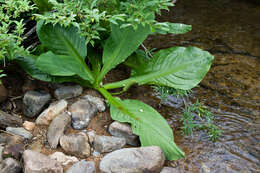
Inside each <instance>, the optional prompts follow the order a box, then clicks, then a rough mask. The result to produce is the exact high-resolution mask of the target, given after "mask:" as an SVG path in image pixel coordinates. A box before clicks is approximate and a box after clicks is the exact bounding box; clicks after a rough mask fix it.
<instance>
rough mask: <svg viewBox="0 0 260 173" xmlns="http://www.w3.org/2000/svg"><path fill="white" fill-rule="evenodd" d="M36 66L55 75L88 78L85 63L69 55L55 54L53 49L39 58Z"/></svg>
mask: <svg viewBox="0 0 260 173" xmlns="http://www.w3.org/2000/svg"><path fill="white" fill-rule="evenodd" d="M36 67H37V68H38V69H40V70H41V71H44V72H46V73H48V74H50V75H53V76H74V75H78V76H80V77H81V78H83V79H85V80H88V77H87V73H88V72H87V70H86V68H85V64H82V62H81V61H80V60H79V59H73V58H72V57H71V56H67V55H55V54H54V53H52V52H51V51H49V52H47V53H44V54H42V55H41V56H39V57H38V58H37V61H36Z"/></svg>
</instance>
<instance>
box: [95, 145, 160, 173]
mask: <svg viewBox="0 0 260 173" xmlns="http://www.w3.org/2000/svg"><path fill="white" fill-rule="evenodd" d="M164 161H165V157H164V154H163V151H162V150H161V149H160V147H157V146H152V147H140V148H124V149H121V150H117V151H114V152H112V153H109V154H107V155H106V156H105V157H104V158H103V159H102V160H101V162H100V165H99V168H100V170H101V172H102V173H112V172H113V173H122V172H124V173H140V172H160V171H161V169H162V167H163V164H164Z"/></svg>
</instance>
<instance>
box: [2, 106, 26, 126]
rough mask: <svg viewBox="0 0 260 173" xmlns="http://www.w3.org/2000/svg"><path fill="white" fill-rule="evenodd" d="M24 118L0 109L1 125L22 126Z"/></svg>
mask: <svg viewBox="0 0 260 173" xmlns="http://www.w3.org/2000/svg"><path fill="white" fill-rule="evenodd" d="M22 124H23V120H22V119H21V118H20V117H19V116H17V115H10V114H8V113H5V112H3V111H1V110H0V127H1V128H6V127H9V126H12V127H15V126H22Z"/></svg>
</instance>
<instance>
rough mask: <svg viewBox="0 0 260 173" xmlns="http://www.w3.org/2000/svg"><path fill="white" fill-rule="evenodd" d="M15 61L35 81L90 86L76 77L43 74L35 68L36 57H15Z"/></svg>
mask: <svg viewBox="0 0 260 173" xmlns="http://www.w3.org/2000/svg"><path fill="white" fill-rule="evenodd" d="M15 61H16V62H17V63H18V64H19V65H20V66H21V67H22V68H23V69H24V70H25V71H26V73H28V74H29V75H30V76H32V77H33V78H35V79H38V80H42V81H46V82H55V83H62V82H75V83H79V84H81V85H83V86H90V84H89V83H88V82H87V81H83V80H81V79H79V78H78V77H77V76H69V77H66V76H52V75H50V74H48V73H45V72H43V71H41V70H39V69H38V68H37V67H36V64H35V63H36V57H35V56H33V55H24V56H19V57H16V59H15Z"/></svg>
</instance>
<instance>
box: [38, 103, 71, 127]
mask: <svg viewBox="0 0 260 173" xmlns="http://www.w3.org/2000/svg"><path fill="white" fill-rule="evenodd" d="M67 106H68V102H67V101H66V100H60V101H58V102H54V103H52V104H51V105H50V106H49V107H48V108H47V109H45V110H44V111H43V112H42V113H41V114H40V115H39V117H38V118H37V119H36V124H37V125H49V124H50V122H51V121H52V120H53V119H54V118H55V117H56V116H57V115H59V114H61V113H63V112H64V111H65V110H66V109H67Z"/></svg>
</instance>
